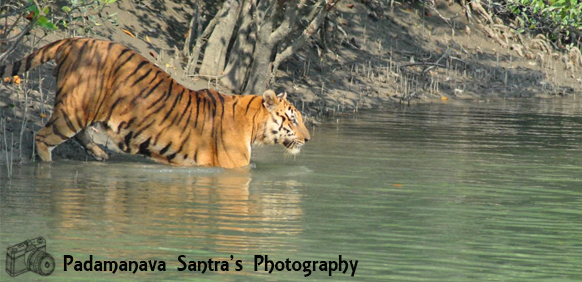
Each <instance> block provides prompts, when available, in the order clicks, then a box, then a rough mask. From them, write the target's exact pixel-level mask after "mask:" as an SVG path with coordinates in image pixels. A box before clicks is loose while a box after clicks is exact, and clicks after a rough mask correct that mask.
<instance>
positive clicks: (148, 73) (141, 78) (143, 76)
mask: <svg viewBox="0 0 582 282" xmlns="http://www.w3.org/2000/svg"><path fill="white" fill-rule="evenodd" d="M151 72H152V69H149V70H148V71H147V72H146V73H145V74H144V75H142V76H140V77H139V78H138V79H136V80H135V81H134V82H133V84H132V85H131V87H134V86H135V85H136V84H138V83H139V82H140V81H142V80H143V79H144V78H146V77H147V76H148V75H150V73H151Z"/></svg>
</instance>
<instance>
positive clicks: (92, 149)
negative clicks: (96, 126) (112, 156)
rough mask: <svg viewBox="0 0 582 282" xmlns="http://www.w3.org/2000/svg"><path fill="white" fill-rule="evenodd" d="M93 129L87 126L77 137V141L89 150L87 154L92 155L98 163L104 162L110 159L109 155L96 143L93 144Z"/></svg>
mask: <svg viewBox="0 0 582 282" xmlns="http://www.w3.org/2000/svg"><path fill="white" fill-rule="evenodd" d="M91 130H92V127H90V126H87V127H85V128H83V129H82V130H81V131H80V132H79V133H77V135H75V139H77V141H79V143H81V145H83V146H84V147H85V149H87V152H88V153H89V154H90V155H92V156H93V157H94V158H95V159H96V160H98V161H104V160H107V159H108V158H109V155H108V154H107V153H105V151H103V150H102V149H101V148H100V147H99V146H98V145H97V144H96V143H95V142H93V136H91Z"/></svg>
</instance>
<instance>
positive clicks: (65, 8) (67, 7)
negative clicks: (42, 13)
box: [61, 6, 72, 13]
mask: <svg viewBox="0 0 582 282" xmlns="http://www.w3.org/2000/svg"><path fill="white" fill-rule="evenodd" d="M61 9H63V11H64V12H65V13H70V12H71V11H72V9H71V7H69V6H63V7H62V8H61Z"/></svg>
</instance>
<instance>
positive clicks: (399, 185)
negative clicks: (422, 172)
mask: <svg viewBox="0 0 582 282" xmlns="http://www.w3.org/2000/svg"><path fill="white" fill-rule="evenodd" d="M402 186H404V185H402V184H392V187H402Z"/></svg>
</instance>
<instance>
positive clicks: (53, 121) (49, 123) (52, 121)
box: [44, 117, 59, 127]
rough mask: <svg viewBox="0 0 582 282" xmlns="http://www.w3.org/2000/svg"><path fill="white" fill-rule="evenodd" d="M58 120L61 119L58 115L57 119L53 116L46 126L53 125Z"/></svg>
mask: <svg viewBox="0 0 582 282" xmlns="http://www.w3.org/2000/svg"><path fill="white" fill-rule="evenodd" d="M57 120H59V118H58V117H56V118H55V119H52V118H51V120H49V121H48V122H47V123H46V124H45V125H44V127H50V126H52V125H53V124H54V123H55V122H56V121H57Z"/></svg>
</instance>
